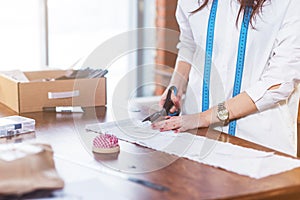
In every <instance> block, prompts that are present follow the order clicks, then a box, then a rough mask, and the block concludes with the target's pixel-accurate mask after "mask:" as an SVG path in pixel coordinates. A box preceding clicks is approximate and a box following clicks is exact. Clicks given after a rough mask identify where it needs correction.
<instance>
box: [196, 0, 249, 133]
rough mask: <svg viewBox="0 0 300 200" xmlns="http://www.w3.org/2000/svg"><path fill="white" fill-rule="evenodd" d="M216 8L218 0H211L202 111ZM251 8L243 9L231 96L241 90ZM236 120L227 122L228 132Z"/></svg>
mask: <svg viewBox="0 0 300 200" xmlns="http://www.w3.org/2000/svg"><path fill="white" fill-rule="evenodd" d="M217 8H218V0H213V3H212V7H211V11H210V15H209V20H208V25H207V36H206V49H205V64H204V74H203V86H202V112H203V111H206V110H207V109H208V108H209V88H210V72H211V64H212V52H213V42H214V30H215V19H216V14H217ZM251 13H252V8H251V7H246V8H245V11H244V16H243V21H242V24H241V30H240V38H239V46H238V55H237V62H236V73H235V80H234V88H233V94H232V96H233V97H234V96H236V95H238V94H239V93H240V91H241V83H242V76H243V69H244V61H245V52H246V43H247V35H248V27H249V22H250V18H251ZM235 129H236V121H235V120H234V121H231V122H230V124H229V131H228V132H229V134H230V135H235Z"/></svg>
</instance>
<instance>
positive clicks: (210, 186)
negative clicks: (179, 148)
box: [0, 104, 300, 199]
mask: <svg viewBox="0 0 300 200" xmlns="http://www.w3.org/2000/svg"><path fill="white" fill-rule="evenodd" d="M14 114H16V113H14V112H13V111H11V110H9V109H8V108H6V107H5V106H3V105H1V104H0V117H3V116H8V115H14ZM22 116H25V117H30V118H33V119H35V120H36V132H35V134H33V135H32V134H31V135H27V136H26V137H28V139H32V138H33V140H37V141H45V142H47V143H50V144H51V145H52V147H53V149H54V152H55V162H56V168H57V170H58V172H59V173H60V175H61V176H62V177H63V179H64V180H65V182H66V186H68V184H71V183H72V182H74V181H80V180H85V179H87V178H97V180H99V182H98V184H99V188H101V187H103V186H105V187H107V188H110V189H111V190H112V191H113V192H114V193H115V194H118V195H120V196H122V197H124V198H127V199H274V198H276V199H300V168H297V169H294V170H291V171H288V172H285V173H281V174H278V175H273V176H269V177H266V178H262V179H258V180H257V179H252V178H249V177H246V176H241V175H237V174H235V173H231V172H228V171H225V170H222V169H218V168H214V167H211V166H207V165H204V164H200V163H197V162H194V161H191V160H188V159H185V158H177V157H175V156H171V155H167V154H164V153H160V152H156V153H155V151H153V150H150V149H147V148H143V147H140V146H138V145H134V144H130V143H127V142H122V141H121V143H120V146H121V152H120V153H119V154H117V155H110V156H97V155H93V154H92V153H91V151H90V149H89V145H84V144H83V143H84V142H85V140H86V141H90V137H91V135H90V133H86V131H85V130H84V127H85V125H86V124H90V123H95V122H105V121H110V120H112V119H113V117H112V115H110V114H109V112H108V111H107V108H106V107H98V108H89V109H86V110H85V112H84V113H82V114H78V113H77V114H59V113H46V112H36V113H27V114H22ZM205 133H206V129H201V130H199V131H198V134H200V135H201V134H202V135H203V134H205ZM210 137H215V138H216V139H218V140H222V141H226V142H230V143H233V144H237V145H241V146H245V147H251V148H255V149H259V150H265V151H271V149H268V148H265V147H262V146H260V145H256V144H254V143H251V142H247V141H245V140H242V139H239V138H235V137H231V136H229V135H227V134H220V133H218V132H214V133H212V134H211V136H210ZM14 140H18V141H20V140H22V138H12V139H11V140H9V141H14ZM9 141H8V142H9ZM135 154H136V155H142V154H145V155H154V156H152V157H151V159H150V161H152V162H149V156H145V157H147V158H145V159H144V158H143V156H136V157H134V156H133V155H135ZM168 159H169V161H170V162H169V163H168V164H167V165H165V166H164V167H162V168H160V169H156V170H149V167H148V166H149V165H151V164H153V163H158V165H157V166H163V165H164V164H165V163H164V162H165V161H166V160H168ZM160 164H161V165H160ZM107 166H109V167H107ZM112 167H121V168H122V170H123V171H126V168H127V169H128V171H129V172H130V173H124V172H122V173H119V172H116V171H114V170H113V169H111V168H112ZM154 167H155V166H154ZM153 169H154V168H153ZM146 170H149V172H146ZM107 172H108V173H107ZM134 172H136V173H134ZM142 172H143V173H142ZM111 174H115V175H120V174H121V175H126V176H130V177H135V178H139V179H143V180H148V181H151V182H153V183H157V184H160V185H163V186H167V187H168V188H169V191H157V190H153V189H150V188H147V187H144V186H142V185H139V184H136V183H132V182H129V181H127V180H125V179H122V178H119V177H118V176H114V175H111Z"/></svg>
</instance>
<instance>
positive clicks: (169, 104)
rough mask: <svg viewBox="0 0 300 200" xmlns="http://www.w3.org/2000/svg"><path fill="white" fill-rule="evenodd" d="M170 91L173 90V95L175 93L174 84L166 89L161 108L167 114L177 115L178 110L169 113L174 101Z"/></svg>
mask: <svg viewBox="0 0 300 200" xmlns="http://www.w3.org/2000/svg"><path fill="white" fill-rule="evenodd" d="M172 91H173V92H174V95H175V96H176V95H177V88H176V87H175V86H171V87H170V88H169V90H168V94H167V98H166V101H165V104H164V105H163V108H164V109H165V110H166V112H167V115H169V116H177V115H179V112H178V111H176V112H174V113H170V109H171V108H172V107H173V106H174V103H173V101H172V98H171V95H172Z"/></svg>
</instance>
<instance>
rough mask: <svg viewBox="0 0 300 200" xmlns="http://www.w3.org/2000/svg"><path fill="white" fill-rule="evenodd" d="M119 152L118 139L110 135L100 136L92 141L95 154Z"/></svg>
mask: <svg viewBox="0 0 300 200" xmlns="http://www.w3.org/2000/svg"><path fill="white" fill-rule="evenodd" d="M119 150H120V146H119V143H118V138H117V137H116V136H114V135H111V134H100V135H98V136H97V137H96V138H95V139H94V140H93V151H94V152H96V153H114V152H118V151H119Z"/></svg>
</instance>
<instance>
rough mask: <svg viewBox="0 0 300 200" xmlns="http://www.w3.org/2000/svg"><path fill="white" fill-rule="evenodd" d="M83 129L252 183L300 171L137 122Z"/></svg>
mask: <svg viewBox="0 0 300 200" xmlns="http://www.w3.org/2000/svg"><path fill="white" fill-rule="evenodd" d="M86 129H87V130H90V131H93V132H99V133H109V134H113V135H115V136H116V137H118V138H119V139H122V140H125V141H128V142H131V143H136V144H139V145H141V146H145V147H149V148H152V149H155V150H159V151H162V152H166V153H169V154H173V155H176V156H179V157H184V158H188V159H190V160H193V161H196V162H199V163H203V164H206V165H210V166H214V167H220V168H223V169H225V170H228V171H231V172H234V173H237V174H241V175H245V176H249V177H252V178H256V179H258V178H263V177H266V176H269V175H273V174H277V173H281V172H284V171H288V170H291V169H293V168H296V167H300V160H297V159H292V158H288V157H284V156H278V155H275V154H274V153H273V152H264V151H258V150H254V149H250V148H245V147H241V146H237V145H233V144H230V143H224V142H220V141H217V140H212V139H207V138H205V137H202V136H196V135H192V134H190V133H180V134H175V133H173V131H167V132H159V131H157V130H153V129H152V128H151V127H150V124H147V123H141V122H140V121H134V120H123V121H118V122H109V123H100V124H99V123H97V124H90V125H87V126H86ZM120 148H121V149H122V146H121V147H120Z"/></svg>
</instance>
